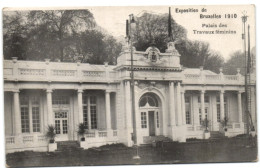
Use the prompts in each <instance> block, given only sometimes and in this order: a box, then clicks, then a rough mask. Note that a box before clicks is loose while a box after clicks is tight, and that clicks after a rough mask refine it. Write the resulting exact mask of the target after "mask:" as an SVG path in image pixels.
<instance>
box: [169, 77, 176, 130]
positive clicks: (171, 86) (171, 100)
mask: <svg viewBox="0 0 260 168" xmlns="http://www.w3.org/2000/svg"><path fill="white" fill-rule="evenodd" d="M169 95H170V97H169V105H170V108H169V113H170V117H171V120H170V121H171V124H170V125H171V126H175V125H176V122H175V101H174V83H173V82H170V83H169Z"/></svg>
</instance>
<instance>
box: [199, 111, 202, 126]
mask: <svg viewBox="0 0 260 168" xmlns="http://www.w3.org/2000/svg"><path fill="white" fill-rule="evenodd" d="M199 118H200V125H201V124H202V114H201V108H200V109H199Z"/></svg>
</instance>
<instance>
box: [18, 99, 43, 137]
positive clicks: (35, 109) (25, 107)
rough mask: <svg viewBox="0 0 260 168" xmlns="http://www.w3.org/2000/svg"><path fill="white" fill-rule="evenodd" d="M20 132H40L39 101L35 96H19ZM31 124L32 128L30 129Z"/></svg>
mask: <svg viewBox="0 0 260 168" xmlns="http://www.w3.org/2000/svg"><path fill="white" fill-rule="evenodd" d="M20 108H21V126H22V127H21V129H22V133H29V132H30V131H32V132H40V125H41V122H40V101H39V97H37V96H28V95H22V96H21V97H20ZM30 126H32V127H31V128H32V130H30Z"/></svg>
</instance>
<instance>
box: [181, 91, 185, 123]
mask: <svg viewBox="0 0 260 168" xmlns="http://www.w3.org/2000/svg"><path fill="white" fill-rule="evenodd" d="M181 104H182V125H186V109H185V108H186V107H185V90H182V92H181Z"/></svg>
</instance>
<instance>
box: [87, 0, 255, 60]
mask: <svg viewBox="0 0 260 168" xmlns="http://www.w3.org/2000/svg"><path fill="white" fill-rule="evenodd" d="M170 7H171V14H172V17H173V19H174V20H176V22H177V23H178V24H180V25H182V26H183V27H184V28H186V29H187V37H188V39H190V40H201V41H206V42H208V43H209V44H210V48H211V49H212V50H214V51H216V52H219V53H220V54H221V55H222V56H223V57H224V59H225V60H227V59H228V58H229V57H230V54H231V53H233V52H235V51H237V50H242V49H243V45H242V44H243V43H242V39H241V36H242V35H241V34H242V21H241V16H242V15H243V12H244V11H246V15H248V16H249V17H248V21H247V24H250V26H251V31H250V33H251V37H250V38H251V46H255V12H254V6H252V5H247V6H245V5H244V6H170ZM168 8H169V6H159V7H158V6H151V7H148V6H139V7H136V6H134V7H133V6H132V7H131V6H130V7H91V8H88V9H89V10H90V11H91V12H92V13H93V14H94V17H95V19H96V22H97V23H98V24H99V25H100V26H101V27H103V28H105V29H106V30H107V31H108V32H109V33H111V34H112V35H113V36H115V37H117V36H125V20H126V19H128V18H129V14H134V15H135V16H141V15H142V14H143V13H144V12H149V13H154V14H164V13H168V10H169V9H168ZM177 8H178V9H189V8H190V9H192V8H193V9H194V10H195V9H197V10H198V12H189V13H180V12H178V13H177V12H176V9H177ZM202 8H204V9H206V10H207V12H201V10H202ZM200 14H205V15H212V14H217V15H221V16H222V17H221V19H200ZM225 14H236V16H237V17H236V18H230V19H228V18H223V17H224V16H225ZM233 16H234V15H233ZM203 24H205V25H208V24H216V25H217V26H219V24H222V25H227V27H225V28H224V27H217V28H206V27H205V25H204V26H203V27H202V25H203ZM193 30H198V31H215V30H232V31H236V34H225V35H223V34H213V35H212V34H210V35H208V34H207V35H206V34H194V31H193ZM246 34H247V33H246Z"/></svg>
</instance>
